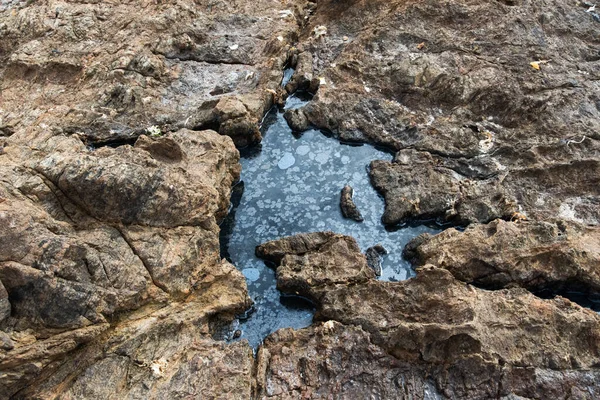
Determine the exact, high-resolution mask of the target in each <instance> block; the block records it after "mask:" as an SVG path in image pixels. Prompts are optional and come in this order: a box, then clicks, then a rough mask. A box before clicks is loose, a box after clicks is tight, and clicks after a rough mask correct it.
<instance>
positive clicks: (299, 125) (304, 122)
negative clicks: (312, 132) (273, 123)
mask: <svg viewBox="0 0 600 400" xmlns="http://www.w3.org/2000/svg"><path fill="white" fill-rule="evenodd" d="M283 117H284V118H285V120H286V122H287V123H288V125H289V127H290V128H291V129H292V131H294V132H304V131H305V130H307V129H308V119H306V116H305V115H304V112H303V111H302V109H300V108H292V109H289V110H286V111H285V113H283Z"/></svg>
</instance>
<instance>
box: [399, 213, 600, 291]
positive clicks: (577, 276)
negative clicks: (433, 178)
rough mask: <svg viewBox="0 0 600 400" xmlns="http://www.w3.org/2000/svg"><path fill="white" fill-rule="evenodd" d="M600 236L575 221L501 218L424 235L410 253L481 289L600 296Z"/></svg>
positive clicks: (593, 229)
mask: <svg viewBox="0 0 600 400" xmlns="http://www.w3.org/2000/svg"><path fill="white" fill-rule="evenodd" d="M599 240H600V233H599V231H598V229H597V228H595V227H585V226H581V225H579V224H576V223H569V222H564V221H558V222H556V223H550V222H534V221H531V222H528V221H518V222H506V221H502V220H496V221H493V222H490V223H489V224H486V225H475V226H471V227H468V228H467V229H466V230H465V231H464V232H458V231H456V230H454V229H448V230H446V231H444V232H442V233H440V234H438V235H435V236H431V235H429V236H427V237H422V238H419V239H417V240H416V241H415V242H414V243H413V242H411V243H409V245H408V246H407V249H406V252H405V254H406V256H407V257H408V258H409V259H412V260H413V261H414V262H415V263H416V264H417V265H425V264H433V265H436V266H438V267H440V268H445V269H447V270H449V271H450V272H451V273H452V274H453V275H454V276H456V278H457V279H460V280H461V281H464V282H472V283H474V284H476V285H478V286H482V287H487V288H502V287H507V286H515V285H518V286H521V287H525V288H527V289H528V290H531V291H541V290H544V289H547V290H550V291H551V292H559V293H561V292H566V291H579V292H583V293H588V294H598V293H600V280H599V279H600V277H599V276H598V271H597V268H596V266H597V265H598V262H600V260H599V257H600V253H599V252H598V249H600V241H599Z"/></svg>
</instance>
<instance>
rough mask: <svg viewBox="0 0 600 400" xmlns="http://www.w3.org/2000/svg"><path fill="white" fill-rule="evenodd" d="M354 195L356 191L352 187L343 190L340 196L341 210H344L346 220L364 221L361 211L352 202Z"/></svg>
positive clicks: (345, 187) (347, 186)
mask: <svg viewBox="0 0 600 400" xmlns="http://www.w3.org/2000/svg"><path fill="white" fill-rule="evenodd" d="M353 195H354V190H353V189H352V187H351V186H349V185H346V186H344V188H343V189H342V192H341V194H340V208H341V209H342V215H343V216H344V218H350V219H353V220H355V221H357V222H362V221H364V218H363V216H362V214H361V213H360V210H359V209H358V207H357V206H356V204H355V203H354V200H352V196H353Z"/></svg>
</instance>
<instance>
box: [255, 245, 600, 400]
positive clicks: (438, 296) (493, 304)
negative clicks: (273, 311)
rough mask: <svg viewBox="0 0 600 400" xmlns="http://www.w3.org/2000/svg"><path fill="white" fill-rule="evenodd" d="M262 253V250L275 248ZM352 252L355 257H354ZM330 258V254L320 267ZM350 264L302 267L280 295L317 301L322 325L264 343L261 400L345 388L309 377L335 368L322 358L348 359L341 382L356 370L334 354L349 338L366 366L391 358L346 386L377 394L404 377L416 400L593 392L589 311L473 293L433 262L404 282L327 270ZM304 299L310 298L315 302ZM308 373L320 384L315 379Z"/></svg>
mask: <svg viewBox="0 0 600 400" xmlns="http://www.w3.org/2000/svg"><path fill="white" fill-rule="evenodd" d="M314 235H315V236H318V237H320V236H323V235H324V234H314ZM298 241H301V242H306V240H305V239H301V238H298V237H296V238H293V237H292V238H286V239H283V240H282V241H281V243H280V247H279V249H284V248H288V249H294V246H290V245H289V244H290V243H296V242H298ZM267 246H269V247H270V248H271V249H273V248H274V246H275V245H274V243H273V242H270V243H269V244H267ZM307 247H308V246H307ZM307 247H304V248H307ZM349 250H350V251H352V250H351V249H341V248H339V249H332V251H343V252H344V254H343V256H344V257H346V259H348V258H349V257H348V256H347V255H346V252H348V251H349ZM354 252H355V254H354V255H355V257H356V258H358V259H360V255H359V253H358V250H354ZM274 253H277V254H279V255H280V253H279V252H277V251H276V252H274ZM311 254H314V257H316V256H317V255H320V254H322V252H321V250H320V249H316V250H313V251H312V252H311V251H310V250H309V252H308V253H304V255H303V257H304V258H303V259H305V260H309V259H311ZM341 256H342V254H339V255H337V256H336V254H335V253H334V254H331V252H330V254H329V257H330V259H334V258H336V257H341ZM288 257H289V256H288V255H286V256H284V257H283V258H280V257H278V258H279V259H280V260H282V261H281V266H280V267H278V268H282V267H283V268H284V269H286V268H289V267H288V265H287V263H286V264H284V262H285V261H286V260H288ZM292 257H293V255H292ZM315 265H321V266H322V268H320V269H319V270H318V272H319V274H327V275H328V276H329V277H330V278H329V280H328V281H327V282H326V283H325V284H326V285H327V287H323V281H322V280H312V278H313V275H312V273H313V269H312V268H314V266H315ZM351 268H358V265H355V266H354V267H353V266H352V265H345V268H344V269H341V268H340V267H339V266H338V265H336V264H334V263H330V264H323V263H321V264H316V263H315V264H312V265H302V271H303V273H302V274H299V273H298V274H296V281H294V282H293V285H292V286H289V285H288V286H287V290H288V291H289V290H295V291H296V292H297V293H298V294H300V295H304V296H307V295H311V296H312V298H313V299H316V301H317V306H318V313H317V316H316V318H317V319H320V320H324V321H328V322H326V323H325V324H323V325H322V326H320V327H317V328H311V329H312V330H310V331H309V330H307V331H304V332H301V333H298V334H295V333H292V332H289V331H284V332H279V333H276V334H274V335H273V336H271V337H270V338H269V339H267V340H266V341H265V345H264V348H263V349H261V352H262V355H261V356H262V359H261V357H259V366H260V365H263V366H262V368H263V370H264V372H259V374H258V384H257V385H258V387H259V388H261V387H262V388H263V389H262V390H263V391H265V392H266V394H268V395H272V396H275V397H276V395H277V394H278V393H286V392H287V391H290V390H291V391H297V392H300V393H302V394H304V393H315V397H317V398H319V397H326V395H323V394H322V393H330V394H332V393H333V394H335V395H340V394H341V393H344V392H345V391H346V390H351V389H350V387H351V381H350V382H346V381H345V380H344V378H340V376H339V374H336V373H335V372H333V373H325V374H323V373H319V371H328V372H332V370H331V369H329V368H328V366H329V365H331V364H330V363H332V364H333V365H335V366H333V365H332V366H331V367H330V368H333V371H336V368H339V365H340V364H339V363H338V364H336V363H334V362H332V361H328V360H330V359H333V360H343V361H342V362H343V363H347V365H345V364H343V363H342V364H341V365H342V366H345V368H344V370H346V371H348V374H349V375H350V376H353V375H354V374H359V373H360V372H356V371H357V370H358V371H361V369H360V368H361V367H362V366H363V364H360V362H359V361H358V360H359V359H360V358H357V361H354V362H353V361H352V360H353V359H352V355H351V354H353V353H350V354H349V353H347V352H346V351H344V349H343V347H344V346H351V344H352V343H353V342H354V343H356V342H361V343H362V344H357V348H358V350H357V351H358V354H360V355H361V356H360V357H361V358H363V359H365V360H369V359H372V357H376V358H377V359H378V360H381V359H382V358H381V357H388V355H392V356H393V357H394V358H393V359H392V361H390V362H389V364H388V365H389V367H388V370H387V372H382V371H381V370H380V367H379V365H380V364H378V363H377V362H371V363H370V365H371V366H372V369H369V370H368V372H363V373H362V374H360V378H358V379H357V380H356V381H355V385H356V386H355V388H356V390H357V393H360V390H361V388H362V387H363V386H364V385H366V384H367V383H366V382H370V380H371V379H373V380H376V381H377V382H378V383H377V384H376V385H375V386H374V391H375V392H377V393H378V391H381V393H386V390H388V389H387V388H389V387H390V386H393V385H397V382H405V381H407V380H408V381H410V382H411V383H410V384H408V385H400V388H401V389H400V390H403V391H405V392H404V393H405V395H407V396H414V397H416V398H425V395H424V391H425V390H426V387H427V385H426V382H433V383H434V385H435V388H436V390H437V391H439V394H441V395H443V396H445V397H449V398H468V399H473V398H498V397H502V396H508V395H516V396H522V397H526V398H547V397H554V396H557V397H558V398H570V397H572V396H575V397H577V396H582V398H593V397H594V396H595V395H596V394H597V393H599V391H600V386H599V385H598V382H597V381H595V379H596V378H597V377H598V376H599V375H600V370H598V369H597V366H598V365H599V364H598V363H599V362H600V336H599V332H600V316H598V314H596V313H595V312H592V311H591V310H588V309H585V308H582V307H579V306H578V305H577V304H574V303H571V302H570V301H569V300H566V299H563V298H561V297H557V298H556V299H553V300H543V299H540V298H538V297H535V296H533V295H532V294H531V293H529V292H527V291H526V290H524V289H520V288H519V289H510V290H498V291H488V290H482V289H478V288H475V287H473V286H470V285H468V284H466V283H463V282H461V281H459V280H457V279H456V278H454V277H453V276H452V274H451V273H450V272H449V271H446V270H445V269H441V268H436V267H433V266H425V267H423V268H421V269H419V270H418V272H417V276H416V277H415V278H412V279H409V280H407V281H404V282H381V281H376V280H374V279H372V277H371V278H369V279H366V280H361V281H359V282H355V281H352V284H350V283H351V282H350V279H347V278H346V276H347V275H346V276H345V275H339V274H338V272H337V271H344V270H346V269H351ZM279 273H280V272H279V269H278V279H279V277H280V276H281V277H282V278H281V279H284V277H283V273H282V274H281V275H279ZM315 291H318V292H319V293H320V294H321V295H320V296H319V297H318V298H317V297H315V296H314V295H313V294H314V292H315ZM329 320H335V321H338V322H340V323H341V324H343V325H344V326H345V327H342V326H341V325H340V324H338V323H335V322H333V321H329ZM349 326H354V327H361V328H362V330H360V329H358V328H348V327H349ZM365 332H368V335H367V334H366V333H365ZM361 335H362V337H363V338H364V339H362V340H361V339H359V338H360V337H361ZM332 336H333V337H332ZM357 336H358V338H357ZM372 344H375V345H377V346H379V347H380V348H381V349H383V350H385V352H386V355H385V356H382V355H380V356H377V354H378V351H379V349H376V348H373V347H372ZM340 347H342V348H341V349H340ZM317 353H318V355H317ZM379 354H381V353H379ZM284 356H287V357H284ZM383 359H385V358H383ZM265 360H266V361H265ZM261 363H262V364H261ZM357 364H358V365H357ZM314 376H318V377H321V378H320V379H321V380H319V381H315V378H313V377H314ZM344 377H345V375H344ZM409 377H410V378H409ZM376 378H377V379H376ZM340 379H341V380H340ZM550 381H551V383H550ZM261 382H262V383H261ZM395 382H396V383H395ZM320 387H322V388H323V389H322V390H323V392H321V391H320V390H319V388H320ZM398 389H399V388H398V386H397V390H398ZM401 393H402V392H401ZM282 397H283V398H294V396H293V395H290V396H288V397H286V395H282ZM384 397H385V396H384Z"/></svg>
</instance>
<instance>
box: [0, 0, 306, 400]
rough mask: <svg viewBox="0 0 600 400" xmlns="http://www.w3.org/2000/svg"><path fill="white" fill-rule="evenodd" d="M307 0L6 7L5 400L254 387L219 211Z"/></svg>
mask: <svg viewBox="0 0 600 400" xmlns="http://www.w3.org/2000/svg"><path fill="white" fill-rule="evenodd" d="M308 8H309V7H308V4H307V3H306V2H305V1H302V0H289V1H284V2H280V1H271V0H265V1H258V2H252V3H248V2H234V3H231V2H189V1H174V2H169V3H168V4H167V3H161V2H155V1H146V0H140V1H134V2H132V1H129V2H118V1H104V2H65V1H53V0H42V1H28V2H25V1H2V2H1V3H0V227H1V228H0V230H1V232H0V233H1V234H0V398H11V397H12V398H39V399H46V398H78V399H79V398H94V399H96V398H119V399H120V398H139V399H142V398H143V399H146V398H156V399H163V398H179V397H189V396H191V397H210V398H240V399H242V398H249V397H250V396H251V385H252V369H253V358H252V352H251V349H250V347H249V346H248V345H247V344H244V343H238V344H234V345H231V346H228V345H225V344H224V343H221V342H217V341H215V340H213V338H212V334H213V332H212V329H213V326H214V325H215V321H217V320H218V321H221V322H223V321H224V322H227V321H230V320H232V319H233V318H234V316H235V314H236V313H239V312H241V311H243V310H245V309H246V308H248V307H249V305H250V299H249V298H248V296H247V290H246V285H245V280H244V278H243V276H242V274H241V273H240V272H239V271H238V270H237V269H235V268H234V267H233V266H232V265H230V264H228V263H227V262H223V261H222V260H221V258H220V254H219V239H218V235H219V227H218V223H219V222H220V221H221V220H222V219H223V218H224V216H225V215H226V214H227V212H228V210H229V197H230V191H231V186H232V184H233V183H234V182H235V181H237V180H238V178H239V174H240V165H239V162H238V161H239V153H238V151H237V150H236V148H235V146H234V143H235V145H237V146H238V147H239V146H246V145H249V144H251V143H255V142H257V141H259V140H260V139H261V137H260V132H259V123H260V121H261V120H262V118H263V115H264V114H265V112H266V111H267V110H269V109H270V108H271V107H272V105H273V104H274V103H275V102H277V101H279V100H280V99H281V97H282V94H281V93H282V92H283V91H284V90H283V89H281V88H280V84H281V81H282V76H283V69H284V67H285V65H286V64H287V63H288V62H289V59H290V58H291V56H292V55H295V54H296V53H297V52H296V51H292V45H293V43H294V42H295V41H296V39H297V37H298V33H299V31H300V29H301V27H302V25H303V24H304V21H305V19H304V16H305V15H306V12H307V11H308ZM307 73H308V71H307ZM296 79H297V78H296ZM188 129H191V130H188ZM215 131H217V132H218V133H216V132H215ZM219 134H220V135H219ZM227 136H229V137H231V138H229V137H227ZM232 139H233V140H232Z"/></svg>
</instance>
